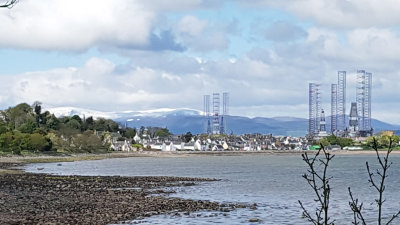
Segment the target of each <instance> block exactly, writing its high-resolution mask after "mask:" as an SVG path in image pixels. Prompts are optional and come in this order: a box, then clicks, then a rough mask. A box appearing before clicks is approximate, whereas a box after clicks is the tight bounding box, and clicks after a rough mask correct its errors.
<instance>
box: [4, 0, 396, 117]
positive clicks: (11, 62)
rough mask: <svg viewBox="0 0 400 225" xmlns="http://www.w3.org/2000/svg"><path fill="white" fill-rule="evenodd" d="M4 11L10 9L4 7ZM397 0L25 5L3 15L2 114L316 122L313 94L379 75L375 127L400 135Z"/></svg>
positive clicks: (115, 0)
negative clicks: (214, 114)
mask: <svg viewBox="0 0 400 225" xmlns="http://www.w3.org/2000/svg"><path fill="white" fill-rule="evenodd" d="M0 2H4V1H3V0H0ZM399 12H400V4H398V2H397V0H279V1H273V0H230V1H229V0H218V1H216V0H168V1H165V0H146V1H143V0H85V1H81V0H41V1H35V0H20V1H19V3H18V4H17V5H15V6H14V7H13V8H11V9H5V8H4V9H0V21H1V22H0V24H1V25H0V108H1V109H5V108H8V107H10V106H14V105H16V104H18V103H21V102H26V103H28V104H32V103H33V102H35V101H40V102H42V103H43V106H44V107H47V108H51V107H60V106H71V107H80V108H87V109H93V110H99V111H122V110H134V111H135V110H150V109H156V108H193V109H198V110H202V109H203V95H205V94H212V93H214V92H219V93H222V92H229V94H230V103H229V105H230V108H229V111H230V114H231V115H241V116H249V117H256V116H264V117H274V116H294V117H302V118H307V116H308V83H310V82H317V83H321V84H322V86H321V87H322V101H323V104H322V107H323V108H324V109H325V111H327V112H329V111H330V103H329V101H330V85H331V84H332V83H336V82H337V72H338V71H342V70H344V71H347V99H346V100H347V106H346V107H347V109H348V110H347V111H349V110H350V103H351V102H352V101H355V93H356V88H355V85H356V79H355V77H356V75H355V74H356V71H357V70H360V69H362V70H366V71H368V72H371V73H372V76H373V79H372V117H373V118H376V119H380V120H383V121H386V122H390V123H395V124H400V113H398V112H399V110H400V104H398V103H399V100H400V95H398V93H399V89H400V79H399V78H400V72H399V66H400V33H399V31H400V13H399Z"/></svg>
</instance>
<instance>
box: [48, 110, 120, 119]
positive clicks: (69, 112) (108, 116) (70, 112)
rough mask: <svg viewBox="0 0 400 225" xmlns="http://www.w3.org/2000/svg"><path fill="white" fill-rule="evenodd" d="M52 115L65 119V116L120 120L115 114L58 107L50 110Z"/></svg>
mask: <svg viewBox="0 0 400 225" xmlns="http://www.w3.org/2000/svg"><path fill="white" fill-rule="evenodd" d="M45 110H48V111H49V112H50V113H53V114H54V115H55V116H56V117H63V116H73V115H78V116H80V117H83V116H85V117H86V118H87V117H90V116H92V117H93V118H95V119H96V118H106V119H116V118H118V114H116V113H114V112H101V111H96V110H91V109H82V108H76V107H56V108H48V109H45Z"/></svg>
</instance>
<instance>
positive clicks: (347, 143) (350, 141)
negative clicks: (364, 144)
mask: <svg viewBox="0 0 400 225" xmlns="http://www.w3.org/2000/svg"><path fill="white" fill-rule="evenodd" d="M337 140H338V145H340V147H341V148H344V147H346V146H352V145H353V144H354V141H353V139H351V138H342V137H338V139H337Z"/></svg>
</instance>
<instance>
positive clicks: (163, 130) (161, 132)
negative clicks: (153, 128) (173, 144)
mask: <svg viewBox="0 0 400 225" xmlns="http://www.w3.org/2000/svg"><path fill="white" fill-rule="evenodd" d="M169 135H171V133H170V132H169V130H168V129H167V128H161V129H159V130H158V131H157V132H156V136H158V137H161V138H166V137H168V136H169Z"/></svg>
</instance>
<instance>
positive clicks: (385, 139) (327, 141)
mask: <svg viewBox="0 0 400 225" xmlns="http://www.w3.org/2000/svg"><path fill="white" fill-rule="evenodd" d="M390 140H392V144H393V148H394V149H396V150H397V149H399V146H398V144H399V142H400V137H399V136H396V135H381V136H373V137H368V138H367V140H366V141H363V142H355V141H354V140H353V139H351V138H344V137H337V136H335V135H333V134H332V135H330V136H328V137H326V138H322V139H320V140H318V141H315V142H314V143H313V144H318V145H323V146H329V145H339V146H340V147H341V148H343V147H347V146H353V145H357V146H360V147H362V148H363V149H373V148H374V145H376V147H377V148H379V149H383V148H388V147H389V144H390Z"/></svg>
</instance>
